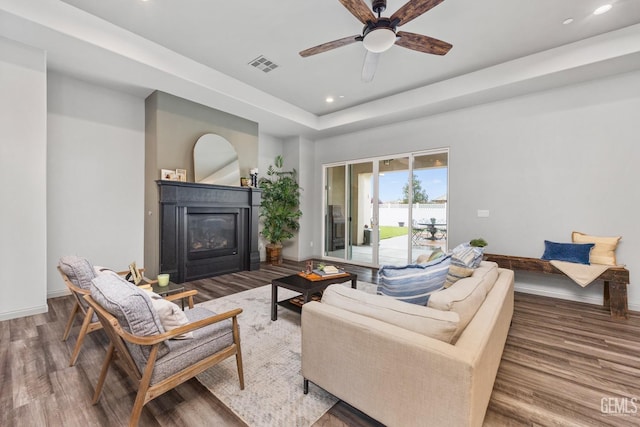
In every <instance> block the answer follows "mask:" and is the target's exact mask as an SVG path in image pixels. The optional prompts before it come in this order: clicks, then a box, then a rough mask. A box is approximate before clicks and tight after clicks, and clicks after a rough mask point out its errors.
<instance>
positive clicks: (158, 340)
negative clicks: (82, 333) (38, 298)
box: [84, 295, 244, 426]
mask: <svg viewBox="0 0 640 427" xmlns="http://www.w3.org/2000/svg"><path fill="white" fill-rule="evenodd" d="M84 299H85V300H86V301H87V302H88V303H89V306H90V307H91V309H92V310H93V311H95V313H96V314H97V316H98V318H99V319H100V322H101V323H102V325H103V326H104V330H105V332H106V333H107V335H108V336H109V340H110V344H109V349H108V350H107V355H106V357H105V359H104V363H103V364H102V369H101V371H100V376H99V378H98V383H97V385H96V389H95V392H94V395H93V401H92V403H93V404H94V405H95V404H96V403H98V400H99V399H100V394H101V393H102V388H103V386H104V382H105V378H106V376H107V372H108V370H109V366H110V364H111V363H112V362H116V361H117V362H119V365H120V367H121V368H122V369H123V370H124V371H125V372H126V373H127V374H128V375H129V377H131V379H132V380H133V381H134V382H135V384H136V386H137V388H138V392H137V394H136V399H135V402H134V405H133V409H132V411H131V418H130V419H129V426H136V425H138V421H139V420H140V415H141V413H142V408H143V406H144V405H145V404H147V402H149V401H151V400H153V399H155V398H156V397H158V396H160V395H161V394H163V393H165V392H167V391H169V390H171V389H173V388H175V387H177V386H178V385H180V384H182V383H183V382H185V381H187V380H189V379H191V378H193V377H194V376H196V375H198V374H199V373H201V372H203V371H205V370H206V369H208V368H210V367H211V366H213V365H215V364H217V363H219V362H221V361H222V360H224V359H226V358H228V357H231V356H234V355H235V357H236V366H237V369H238V378H239V380H240V389H241V390H244V373H243V370H242V353H241V350H240V333H239V329H238V320H237V316H238V315H239V314H240V313H242V309H241V308H237V309H234V310H230V311H227V312H225V313H222V314H217V315H214V316H210V317H208V318H206V319H202V320H198V321H195V322H192V323H189V324H187V325H184V326H181V327H179V328H176V329H173V330H171V331H169V332H165V333H163V334H159V335H152V336H145V337H141V336H136V335H132V334H130V333H128V332H126V331H125V330H124V329H122V327H121V326H120V323H119V322H118V320H117V319H116V318H115V317H114V316H113V315H111V314H110V313H109V312H108V311H106V310H105V309H104V308H102V306H100V305H99V304H98V303H97V302H96V301H95V300H94V299H93V298H91V295H86V296H84ZM226 319H232V329H233V343H232V344H231V345H229V346H227V347H225V348H223V349H221V350H220V351H218V352H216V353H214V354H212V355H210V356H208V357H206V358H204V359H202V360H201V361H199V362H197V363H194V364H192V365H189V366H188V367H186V368H184V369H183V370H181V371H178V372H176V373H174V374H173V375H170V376H169V377H167V378H166V379H164V380H162V381H160V382H158V383H156V384H151V377H152V375H153V370H154V366H155V363H156V359H157V357H158V350H159V348H160V345H161V344H162V343H163V342H164V341H166V340H169V339H171V338H175V337H176V336H178V335H181V334H184V333H187V332H190V331H194V330H196V329H200V328H203V327H205V326H207V325H211V324H214V323H216V322H221V321H223V320H226ZM126 342H129V343H132V344H137V345H142V346H150V347H151V351H150V352H149V358H148V360H147V364H146V366H145V367H144V370H143V372H140V371H139V370H138V367H137V365H136V363H135V361H134V360H133V357H132V356H131V353H130V352H129V350H128V348H127V346H126Z"/></svg>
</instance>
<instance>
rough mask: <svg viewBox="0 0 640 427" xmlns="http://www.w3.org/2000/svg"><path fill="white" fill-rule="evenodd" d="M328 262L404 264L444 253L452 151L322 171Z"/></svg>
mask: <svg viewBox="0 0 640 427" xmlns="http://www.w3.org/2000/svg"><path fill="white" fill-rule="evenodd" d="M324 171H325V173H324V179H325V205H324V206H325V207H324V209H325V212H324V239H323V242H324V248H323V254H324V257H325V258H327V259H335V260H340V261H347V262H352V263H354V264H359V265H367V266H376V267H377V266H379V265H402V264H407V263H410V262H414V261H415V260H416V258H417V257H418V256H419V255H421V254H424V255H428V254H430V253H431V252H432V251H433V250H434V249H436V248H438V247H441V248H443V249H444V250H446V242H447V240H446V236H447V217H448V215H447V181H448V151H446V150H440V151H434V152H424V153H410V154H404V155H398V156H394V157H384V158H376V159H372V160H366V161H355V162H345V163H344V164H339V165H327V166H325V167H324Z"/></svg>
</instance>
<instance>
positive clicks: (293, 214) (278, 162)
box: [258, 156, 302, 245]
mask: <svg viewBox="0 0 640 427" xmlns="http://www.w3.org/2000/svg"><path fill="white" fill-rule="evenodd" d="M282 163H283V159H282V156H277V157H276V158H275V161H274V164H273V165H271V166H269V168H268V170H267V174H266V177H263V178H260V181H259V183H258V187H259V188H260V189H261V190H262V202H261V203H260V218H262V224H263V229H262V232H261V234H262V236H263V237H264V238H265V239H266V240H267V241H268V242H269V243H271V244H274V245H278V244H282V242H284V241H286V240H289V239H291V238H292V237H293V236H294V233H295V232H296V231H297V230H298V229H299V228H300V222H299V218H300V217H301V216H302V211H301V210H300V193H301V191H302V189H301V188H300V186H299V185H298V181H297V172H296V170H295V169H292V170H290V171H284V170H282Z"/></svg>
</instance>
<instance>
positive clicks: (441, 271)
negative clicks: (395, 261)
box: [378, 255, 451, 305]
mask: <svg viewBox="0 0 640 427" xmlns="http://www.w3.org/2000/svg"><path fill="white" fill-rule="evenodd" d="M450 264H451V256H450V255H447V256H444V257H441V258H437V259H435V260H433V261H429V262H428V263H426V264H409V265H405V266H394V265H385V266H382V267H381V268H380V270H379V271H378V274H379V276H380V284H379V285H378V294H382V295H387V296H390V297H393V298H396V299H397V300H400V301H404V302H410V303H413V304H420V305H427V302H428V301H429V296H431V294H432V293H434V292H437V291H439V290H440V289H442V288H443V287H444V282H445V280H446V279H447V273H448V272H449V265H450Z"/></svg>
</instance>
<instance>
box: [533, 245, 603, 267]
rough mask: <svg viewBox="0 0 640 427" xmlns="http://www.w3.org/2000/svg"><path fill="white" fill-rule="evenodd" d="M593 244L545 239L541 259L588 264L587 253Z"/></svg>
mask: <svg viewBox="0 0 640 427" xmlns="http://www.w3.org/2000/svg"><path fill="white" fill-rule="evenodd" d="M594 246H595V245H594V244H593V243H556V242H550V241H548V240H545V241H544V254H542V259H544V260H547V261H551V260H557V261H567V262H575V263H578V264H587V265H589V253H590V252H591V248H593V247H594Z"/></svg>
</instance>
